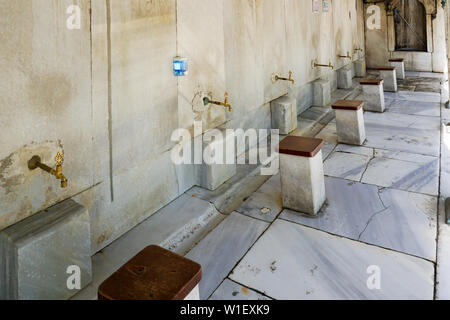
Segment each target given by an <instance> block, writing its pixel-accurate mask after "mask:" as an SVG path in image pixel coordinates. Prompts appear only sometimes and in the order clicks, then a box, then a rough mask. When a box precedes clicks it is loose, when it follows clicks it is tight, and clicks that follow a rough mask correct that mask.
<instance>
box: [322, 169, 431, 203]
mask: <svg viewBox="0 0 450 320" xmlns="http://www.w3.org/2000/svg"><path fill="white" fill-rule="evenodd" d="M325 177H327V178H333V179H342V180H346V181H349V182H352V183H360V184H364V185H367V186H374V187H378V188H384V189H389V190H397V191H404V192H409V193H414V194H420V195H422V196H427V197H433V198H439V196H438V195H434V194H428V193H421V192H417V191H411V190H404V189H397V188H392V187H384V186H379V185H377V184H372V183H367V182H358V181H355V180H350V179H346V178H340V177H333V176H329V175H325Z"/></svg>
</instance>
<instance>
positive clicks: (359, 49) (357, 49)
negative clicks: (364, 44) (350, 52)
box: [355, 48, 364, 52]
mask: <svg viewBox="0 0 450 320" xmlns="http://www.w3.org/2000/svg"><path fill="white" fill-rule="evenodd" d="M358 51H361V52H363V51H364V49H362V48H356V49H355V52H358Z"/></svg>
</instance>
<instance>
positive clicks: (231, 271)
mask: <svg viewBox="0 0 450 320" xmlns="http://www.w3.org/2000/svg"><path fill="white" fill-rule="evenodd" d="M250 218H251V217H250ZM254 219H255V218H254ZM255 220H258V219H255ZM264 222H265V223H267V227H266V229H265V230H264V231H263V232H261V234H260V235H259V237H258V238H256V240H255V241H254V242H253V243H252V245H251V246H250V247H249V248H248V250H247V251H245V253H244V254H243V255H242V257H241V258H240V259H239V260H238V261H237V262H236V264H235V265H234V266H233V267H232V268H231V269H230V272H228V274H227V275H226V277H225V278H224V279H226V278H228V277H229V276H230V275H231V274H232V273H233V271H234V269H235V268H236V267H237V266H238V265H239V264H240V263H241V261H242V260H243V259H244V258H245V256H246V255H247V254H248V253H249V252H250V250H252V249H253V246H254V245H255V243H257V242H258V241H259V239H261V237H262V236H263V235H264V234H265V233H266V232H267V230H269V229H270V227H271V226H272V224H273V222H275V220H274V221H273V222H267V221H264ZM222 282H223V280H222ZM219 286H220V285H218V286H217V287H216V288H214V290H213V291H212V293H211V294H210V295H209V297H208V298H207V300H209V299H210V298H211V296H212V295H213V294H214V292H216V290H217V289H218V288H219Z"/></svg>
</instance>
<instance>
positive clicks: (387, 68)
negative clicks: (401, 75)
mask: <svg viewBox="0 0 450 320" xmlns="http://www.w3.org/2000/svg"><path fill="white" fill-rule="evenodd" d="M378 70H380V71H394V70H395V67H380V68H378Z"/></svg>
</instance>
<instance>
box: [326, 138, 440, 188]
mask: <svg viewBox="0 0 450 320" xmlns="http://www.w3.org/2000/svg"><path fill="white" fill-rule="evenodd" d="M341 150H343V151H341ZM370 153H372V156H370ZM324 172H325V175H326V176H330V177H336V178H342V179H347V180H352V181H358V182H363V183H367V184H373V185H377V186H380V187H389V188H393V189H399V190H405V191H412V192H418V193H424V194H428V195H434V196H436V195H437V194H438V187H439V159H438V158H437V157H432V156H426V155H420V154H413V153H407V152H401V151H392V150H380V149H375V150H373V149H370V148H364V147H350V146H345V145H338V147H337V148H336V151H335V152H333V153H332V154H331V156H330V157H328V159H327V160H326V161H325V164H324Z"/></svg>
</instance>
